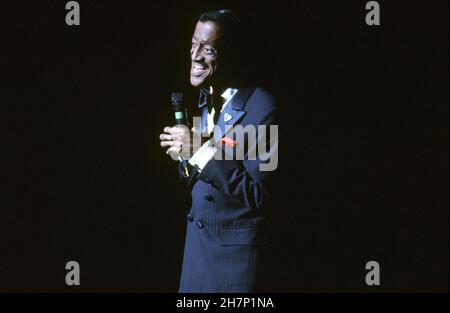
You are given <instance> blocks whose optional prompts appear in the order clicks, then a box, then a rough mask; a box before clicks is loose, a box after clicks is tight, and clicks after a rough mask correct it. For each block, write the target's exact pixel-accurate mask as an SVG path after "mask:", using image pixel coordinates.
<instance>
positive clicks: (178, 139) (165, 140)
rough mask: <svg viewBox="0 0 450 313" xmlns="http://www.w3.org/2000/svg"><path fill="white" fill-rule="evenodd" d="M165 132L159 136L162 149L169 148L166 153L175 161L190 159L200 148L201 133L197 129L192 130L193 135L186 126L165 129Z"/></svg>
mask: <svg viewBox="0 0 450 313" xmlns="http://www.w3.org/2000/svg"><path fill="white" fill-rule="evenodd" d="M163 131H164V133H162V134H161V135H159V139H160V140H161V147H163V148H168V149H167V151H166V153H167V154H169V155H170V156H171V157H172V159H173V160H175V161H177V160H178V159H179V157H181V158H182V159H183V160H188V159H190V157H191V156H192V155H193V154H194V153H195V152H196V151H197V150H198V149H199V148H200V133H199V132H198V130H196V129H195V128H192V135H191V132H190V131H189V129H188V128H187V127H186V126H184V125H176V126H174V127H165V128H164V130H163ZM191 150H192V152H191Z"/></svg>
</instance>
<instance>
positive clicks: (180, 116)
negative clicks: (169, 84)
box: [172, 92, 187, 126]
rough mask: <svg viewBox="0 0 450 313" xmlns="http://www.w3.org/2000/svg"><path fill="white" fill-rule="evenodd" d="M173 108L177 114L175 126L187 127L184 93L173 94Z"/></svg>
mask: <svg viewBox="0 0 450 313" xmlns="http://www.w3.org/2000/svg"><path fill="white" fill-rule="evenodd" d="M172 106H173V110H174V112H175V124H176V125H186V126H187V118H186V110H185V109H184V108H183V93H182V92H173V93H172Z"/></svg>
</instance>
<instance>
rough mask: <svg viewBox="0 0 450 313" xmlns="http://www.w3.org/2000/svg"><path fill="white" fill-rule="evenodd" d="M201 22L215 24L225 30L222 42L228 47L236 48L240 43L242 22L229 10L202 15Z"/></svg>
mask: <svg viewBox="0 0 450 313" xmlns="http://www.w3.org/2000/svg"><path fill="white" fill-rule="evenodd" d="M198 20H199V21H200V22H203V23H205V22H213V23H216V24H218V25H219V26H220V27H221V28H222V29H223V34H222V40H223V43H225V44H226V45H227V46H228V47H231V46H234V44H236V43H237V42H238V41H239V34H240V28H241V25H240V24H241V21H240V20H239V18H238V17H237V16H236V14H234V12H233V11H231V10H228V9H223V10H217V11H211V12H206V13H202V14H201V15H200V17H199V19H198Z"/></svg>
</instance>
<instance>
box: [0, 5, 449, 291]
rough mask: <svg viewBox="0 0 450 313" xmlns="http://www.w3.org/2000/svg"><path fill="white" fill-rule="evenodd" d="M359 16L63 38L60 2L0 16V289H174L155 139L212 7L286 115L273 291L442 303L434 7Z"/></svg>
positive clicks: (182, 15)
mask: <svg viewBox="0 0 450 313" xmlns="http://www.w3.org/2000/svg"><path fill="white" fill-rule="evenodd" d="M365 2H366V1H312V0H308V1H266V2H264V3H263V2H262V1H253V0H251V1H250V0H248V1H226V2H219V1H173V0H172V1H169V0H166V1H136V0H133V1H130V0H128V1H118V0H110V1H105V0H102V1H100V0H96V1H79V3H80V6H81V26H79V27H69V26H67V25H66V24H65V14H66V10H65V3H66V1H9V2H7V3H3V4H2V9H1V11H2V18H1V34H2V36H1V45H0V49H1V59H0V66H1V67H0V68H1V70H0V73H1V74H0V75H1V77H2V78H1V89H0V91H1V95H0V99H1V100H0V103H1V117H2V120H4V121H3V122H2V123H1V126H0V127H1V128H0V130H1V138H2V140H1V142H2V149H1V155H2V159H3V158H4V159H3V161H2V162H1V164H2V167H1V202H0V203H1V210H0V248H1V250H0V291H3V292H5V291H6V292H13V291H27V292H33V291H51V292H55V291H56V292H60V291H61V292H66V291H67V292H72V291H95V292H109V291H141V292H153V291H154V292H172V291H176V290H177V288H178V278H179V274H180V267H181V258H182V249H183V240H184V232H185V209H186V205H187V202H186V200H185V198H184V194H183V193H184V191H183V188H182V185H181V184H180V181H179V179H178V177H177V170H176V163H174V162H173V161H172V160H171V159H170V158H168V157H167V156H166V155H165V153H164V151H163V150H162V149H161V148H160V147H159V140H158V135H159V133H160V131H161V129H162V128H163V127H164V126H166V125H170V124H171V122H172V114H171V108H170V103H169V96H170V92H171V91H173V90H174V88H177V89H178V88H182V89H185V90H189V88H188V69H189V54H188V49H189V45H190V38H191V35H192V31H193V28H194V25H195V22H196V18H197V17H198V15H199V14H200V13H201V12H203V11H207V10H210V9H217V8H224V7H228V8H231V9H233V10H235V11H236V12H237V14H238V15H239V16H240V17H241V19H242V20H245V21H247V22H248V23H249V24H250V25H251V27H252V28H251V29H252V32H251V34H253V35H252V38H249V40H252V42H253V44H252V45H251V47H250V48H249V49H247V50H246V51H244V52H243V53H242V58H244V60H245V59H247V60H248V61H249V62H251V63H253V64H256V66H254V67H253V74H254V76H255V77H257V78H258V80H257V81H258V83H260V84H261V85H263V86H264V87H265V88H266V89H268V90H269V91H271V92H272V93H273V94H274V95H275V96H276V97H277V98H278V99H279V102H280V106H281V108H282V120H281V124H280V128H281V130H282V131H283V137H282V142H281V146H280V152H279V153H280V154H279V159H280V160H279V169H278V170H279V174H280V176H281V179H280V182H279V183H278V184H277V187H276V188H275V189H274V190H273V197H272V202H273V204H272V206H271V209H270V210H271V211H270V212H268V216H269V217H271V218H273V224H272V227H273V229H275V230H276V232H275V235H274V236H275V237H274V238H275V242H277V243H278V245H277V248H276V249H275V252H274V254H273V258H272V261H273V262H274V263H276V264H277V266H278V267H277V269H276V270H275V271H274V272H273V273H268V274H267V275H269V277H270V278H271V279H272V280H273V290H274V291H294V292H324V291H326V292H330V291H331V292H347V291H352V292H355V291H387V292H390V291H421V292H427V291H448V103H449V101H448V2H447V1H382V2H381V1H380V5H381V23H382V25H381V26H373V27H369V26H367V25H366V24H365V21H364V19H365V14H366V10H365V8H364V6H365ZM70 260H76V261H78V262H79V263H80V265H81V286H78V287H68V286H66V285H65V280H64V279H65V274H66V270H65V268H64V267H65V263H66V262H67V261H70ZM370 260H376V261H378V262H379V263H380V265H381V286H379V287H368V286H366V285H365V282H364V277H365V273H366V271H365V268H364V267H365V263H366V262H367V261H370ZM280 281H281V284H278V282H280Z"/></svg>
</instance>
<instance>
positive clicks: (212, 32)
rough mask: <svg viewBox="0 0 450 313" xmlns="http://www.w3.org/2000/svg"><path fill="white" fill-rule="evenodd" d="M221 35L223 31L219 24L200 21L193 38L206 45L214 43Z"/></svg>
mask: <svg viewBox="0 0 450 313" xmlns="http://www.w3.org/2000/svg"><path fill="white" fill-rule="evenodd" d="M221 33H222V30H221V27H220V26H219V25H218V24H216V23H214V22H210V21H206V22H202V21H198V22H197V25H196V26H195V31H194V35H193V38H194V39H195V40H197V41H201V42H205V43H214V42H216V41H217V40H218V39H219V38H220V35H221Z"/></svg>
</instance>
